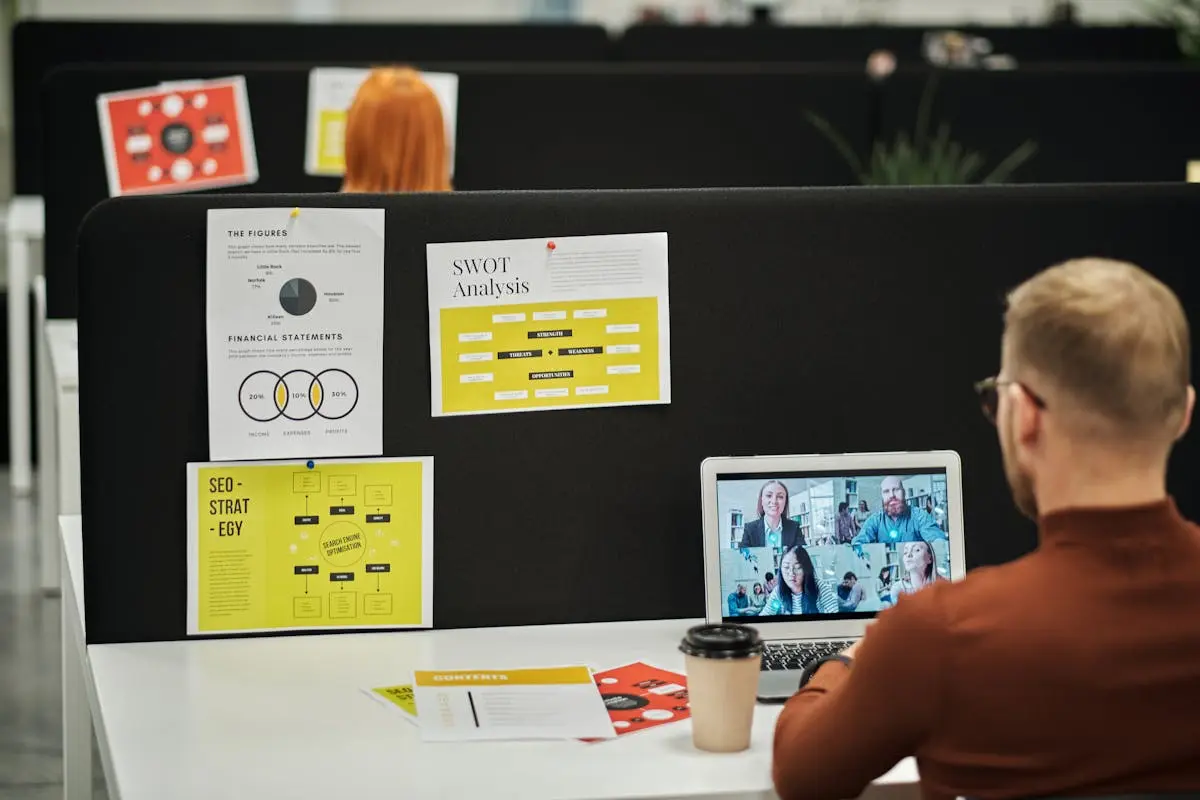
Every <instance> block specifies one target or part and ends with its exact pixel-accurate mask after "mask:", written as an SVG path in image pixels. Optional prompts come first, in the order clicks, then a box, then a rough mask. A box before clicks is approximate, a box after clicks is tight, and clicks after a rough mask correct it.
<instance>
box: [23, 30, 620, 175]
mask: <svg viewBox="0 0 1200 800" xmlns="http://www.w3.org/2000/svg"><path fill="white" fill-rule="evenodd" d="M608 55H609V37H608V32H607V31H606V30H605V29H604V28H603V27H601V26H599V25H389V24H369V23H321V24H305V23H288V22H198V21H170V22H164V21H158V22H149V21H117V20H106V21H67V20H30V21H23V22H19V23H17V25H16V26H15V27H14V28H13V33H12V58H13V72H12V75H13V111H14V115H15V119H16V122H15V131H14V134H13V141H14V146H15V151H16V153H17V158H16V175H15V183H16V191H17V194H41V192H42V184H41V177H42V176H41V159H42V130H41V115H40V114H39V113H38V112H39V108H38V87H39V85H40V84H41V82H42V80H43V79H44V78H45V77H46V76H47V75H48V74H49V73H50V72H51V71H52V70H53V69H54V68H55V67H58V66H61V65H63V64H69V63H79V62H118V61H120V62H148V63H158V64H160V65H170V64H196V63H208V62H241V63H258V64H264V63H277V62H297V61H304V62H309V61H311V62H314V63H318V64H325V65H337V64H340V63H344V62H355V63H357V62H379V61H382V62H389V63H390V62H397V61H401V62H427V61H454V62H473V61H485V62H487V61H491V62H495V61H509V62H561V61H603V60H605V59H606V58H607V57H608Z"/></svg>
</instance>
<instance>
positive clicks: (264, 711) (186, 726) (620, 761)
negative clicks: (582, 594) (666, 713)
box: [64, 523, 918, 800]
mask: <svg viewBox="0 0 1200 800" xmlns="http://www.w3.org/2000/svg"><path fill="white" fill-rule="evenodd" d="M72 524H77V523H72ZM67 527H68V526H64V530H66V528H67ZM694 622H695V621H693V620H671V621H658V622H634V623H614V624H596V625H559V626H546V627H524V628H502V629H478V630H457V631H431V632H420V633H391V634H385V633H378V634H357V635H344V636H295V637H281V638H260V639H241V640H224V641H190V642H162V643H153V644H132V645H112V644H110V645H92V646H90V647H88V648H87V651H88V653H87V662H86V663H87V666H88V667H89V668H90V670H91V673H92V677H93V682H94V687H95V697H94V703H93V708H92V710H93V714H94V718H95V721H96V734H97V739H98V741H99V742H100V749H101V754H102V758H103V761H104V766H105V774H106V777H107V779H108V791H109V796H110V797H112V798H114V800H116V798H121V800H150V799H151V798H153V799H154V800H158V798H162V797H171V798H177V799H178V800H190V799H191V798H195V800H211V798H213V797H221V798H228V800H238V799H239V798H255V799H256V800H257V798H263V797H287V798H289V800H308V799H309V798H311V799H312V800H329V798H332V797H363V798H367V797H404V798H427V797H437V798H461V797H488V798H522V800H538V799H539V798H547V799H548V798H556V799H559V798H578V799H579V800H583V799H584V798H587V799H589V800H590V799H592V798H680V797H699V796H704V797H710V798H711V797H738V798H763V797H771V796H773V791H772V789H771V740H772V735H773V731H774V724H775V719H776V717H777V715H778V713H779V707H778V706H759V707H758V708H757V711H756V713H755V721H754V734H753V744H752V747H751V749H750V750H748V751H747V752H744V753H736V754H731V755H713V754H707V753H701V752H699V751H697V750H695V749H694V748H693V747H692V743H691V724H690V723H689V722H682V723H678V724H675V725H666V726H663V727H661V728H656V729H652V730H649V731H646V732H643V733H639V734H634V735H631V736H628V737H625V738H623V739H618V740H615V741H610V742H604V743H600V744H583V743H580V742H503V743H478V744H423V743H421V741H420V739H419V733H418V732H417V730H416V728H414V727H413V726H411V725H410V724H409V723H407V722H405V721H404V720H402V719H400V718H399V716H398V715H397V713H396V712H395V711H393V710H391V709H388V708H384V707H382V706H381V705H380V704H378V703H376V702H375V701H373V700H371V699H370V698H368V697H366V696H364V695H362V694H361V692H360V691H359V690H360V689H362V688H363V687H368V686H386V685H390V684H394V683H396V682H398V681H400V680H403V678H404V677H405V673H406V672H407V671H409V670H412V669H413V668H414V667H435V666H436V667H438V668H454V667H481V666H521V665H535V664H563V663H581V662H582V663H586V664H588V665H590V666H593V667H596V668H604V667H610V666H617V665H619V664H623V663H627V662H630V661H637V660H642V661H647V662H650V663H654V664H657V665H660V666H663V667H666V668H668V669H677V670H682V668H683V656H682V655H681V654H680V653H679V652H678V651H677V650H676V646H677V644H678V641H679V638H680V636H681V635H682V634H683V632H684V630H685V629H686V628H687V627H688V626H689V625H691V624H694ZM916 780H917V774H916V767H915V765H914V764H913V762H912V760H911V759H908V760H905V761H903V762H901V763H900V764H899V765H897V767H896V768H895V769H893V770H892V771H891V772H890V773H888V775H886V776H884V777H883V778H881V779H880V780H879V781H878V782H877V783H876V785H875V786H874V787H873V789H872V791H871V792H870V793H869V794H872V795H874V794H884V795H887V796H889V797H890V796H893V795H900V796H904V797H915V796H917V792H918V789H917V786H916Z"/></svg>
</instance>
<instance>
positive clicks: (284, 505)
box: [187, 457, 433, 635]
mask: <svg viewBox="0 0 1200 800" xmlns="http://www.w3.org/2000/svg"><path fill="white" fill-rule="evenodd" d="M187 493H188V494H187V497H188V616H187V620H188V624H187V630H188V634H190V635H194V634H219V633H247V632H251V631H283V630H308V629H317V630H325V629H331V628H428V627H430V626H431V625H432V624H433V459H432V458H429V457H421V458H386V459H371V460H362V461H348V460H330V461H312V460H310V461H282V462H264V463H256V464H219V463H205V464H189V465H188V469H187Z"/></svg>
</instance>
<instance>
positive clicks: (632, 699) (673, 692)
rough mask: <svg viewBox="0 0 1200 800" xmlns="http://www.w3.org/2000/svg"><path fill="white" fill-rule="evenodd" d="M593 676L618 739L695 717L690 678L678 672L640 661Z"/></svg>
mask: <svg viewBox="0 0 1200 800" xmlns="http://www.w3.org/2000/svg"><path fill="white" fill-rule="evenodd" d="M593 677H594V678H595V679H596V686H597V687H598V688H599V689H600V696H601V697H602V698H603V699H604V705H605V707H606V708H607V709H608V716H609V717H611V718H612V722H613V727H614V728H615V729H616V731H617V736H624V735H625V734H627V733H636V732H637V731H644V730H646V729H647V728H654V727H657V726H659V725H666V724H667V723H670V722H679V721H680V720H685V719H688V718H689V717H690V716H691V715H692V708H691V705H690V704H689V703H688V690H687V678H686V677H685V676H683V675H680V674H679V673H678V672H669V671H667V670H665V669H659V668H658V667H652V666H650V665H649V664H643V663H642V662H640V661H638V662H635V663H633V664H626V665H625V666H623V667H616V668H615V669H610V670H606V671H604V672H597V673H596V674H595V675H594V676H593ZM585 741H593V742H595V741H604V740H603V739H588V740H585Z"/></svg>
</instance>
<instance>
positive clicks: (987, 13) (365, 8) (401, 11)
mask: <svg viewBox="0 0 1200 800" xmlns="http://www.w3.org/2000/svg"><path fill="white" fill-rule="evenodd" d="M571 1H572V2H573V3H574V5H575V7H576V9H577V12H578V13H577V15H576V17H577V18H578V19H580V20H583V21H588V22H597V23H601V24H604V25H607V26H609V27H610V28H614V29H619V28H622V27H624V26H625V25H627V24H628V23H629V22H630V21H632V20H633V19H634V17H635V16H636V12H637V9H638V8H640V7H643V6H659V7H662V8H665V9H667V10H669V11H670V13H672V14H674V15H675V17H676V18H677V19H678V20H679V21H692V20H694V19H696V18H697V17H698V16H700V15H703V16H704V17H705V18H706V19H708V20H711V21H723V20H729V19H735V20H736V19H738V18H740V17H741V16H742V15H743V12H742V11H741V10H740V7H741V5H742V3H743V0H571ZM770 1H771V2H776V3H778V4H779V5H780V8H779V12H778V14H779V18H780V19H781V20H783V21H786V22H793V23H821V22H824V23H839V22H862V21H877V22H893V23H914V24H926V23H932V24H963V23H967V22H978V23H991V24H1010V23H1015V24H1025V23H1037V22H1039V21H1041V20H1042V19H1044V18H1045V15H1046V10H1047V8H1048V7H1049V5H1050V0H770ZM1076 3H1077V6H1078V8H1079V11H1080V17H1081V18H1082V19H1083V20H1084V21H1086V22H1096V23H1119V22H1128V21H1136V20H1139V19H1142V18H1143V15H1144V8H1145V4H1144V0H1076ZM537 5H538V0H441V2H430V0H205V2H203V3H196V2H195V0H24V1H23V3H22V6H23V10H24V12H25V14H26V15H33V16H39V17H74V18H93V19H95V18H123V17H145V18H169V19H186V18H191V19H221V18H224V19H256V18H257V19H299V20H309V21H318V20H332V19H343V20H388V21H405V20H408V21H447V22H456V21H520V20H525V19H528V18H529V16H530V12H531V9H533V8H535V7H536V6H537Z"/></svg>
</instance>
